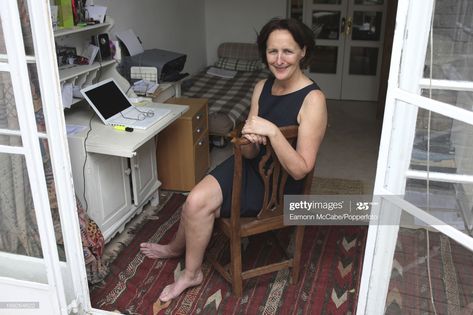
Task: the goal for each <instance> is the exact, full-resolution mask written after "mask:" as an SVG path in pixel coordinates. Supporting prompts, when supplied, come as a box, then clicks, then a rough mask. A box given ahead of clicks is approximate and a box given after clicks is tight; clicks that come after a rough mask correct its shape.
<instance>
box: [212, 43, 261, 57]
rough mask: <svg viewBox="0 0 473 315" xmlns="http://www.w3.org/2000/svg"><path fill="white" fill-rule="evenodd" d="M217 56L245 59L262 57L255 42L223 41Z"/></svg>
mask: <svg viewBox="0 0 473 315" xmlns="http://www.w3.org/2000/svg"><path fill="white" fill-rule="evenodd" d="M217 56H218V58H234V59H243V60H256V59H260V55H259V53H258V46H257V45H256V44H253V43H221V44H220V45H219V46H218V49H217Z"/></svg>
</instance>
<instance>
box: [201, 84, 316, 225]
mask: <svg viewBox="0 0 473 315" xmlns="http://www.w3.org/2000/svg"><path fill="white" fill-rule="evenodd" d="M273 83H274V77H272V78H269V79H268V80H266V82H265V83H264V86H263V90H262V91H261V95H260V98H259V100H258V107H259V108H258V116H259V117H262V118H265V119H267V120H269V121H271V122H272V123H274V124H275V125H276V126H278V127H283V126H289V125H298V122H297V115H298V114H299V110H300V109H301V106H302V103H303V102H304V99H305V97H306V96H307V94H309V92H310V91H313V90H319V89H320V88H319V87H318V85H317V84H316V83H315V82H314V83H312V84H310V85H308V86H306V87H304V88H302V89H300V90H298V91H295V92H292V93H289V94H285V95H272V94H271V89H272V86H273ZM261 148H262V149H264V147H261ZM263 154H264V151H263V150H260V153H259V154H258V155H257V156H256V157H255V158H253V159H251V160H247V159H244V160H243V174H242V181H243V185H242V192H241V211H240V214H241V216H243V217H254V216H256V215H257V214H258V213H259V211H260V209H261V206H262V204H263V195H264V186H263V181H262V179H261V176H260V175H259V173H258V163H259V161H260V159H261V157H262V155H263ZM233 168H234V156H231V157H229V158H228V159H226V160H225V161H224V162H223V163H221V164H220V165H218V166H217V167H216V168H215V169H213V170H212V171H211V172H210V175H212V176H213V177H215V179H217V181H218V183H219V185H220V188H221V189H222V193H223V203H222V206H221V208H220V216H221V217H224V218H228V217H229V216H230V207H231V201H232V187H233ZM302 185H303V181H302V180H299V181H296V180H294V179H293V178H292V177H290V176H289V178H288V180H287V183H286V189H285V193H286V194H298V193H300V192H301V191H302Z"/></svg>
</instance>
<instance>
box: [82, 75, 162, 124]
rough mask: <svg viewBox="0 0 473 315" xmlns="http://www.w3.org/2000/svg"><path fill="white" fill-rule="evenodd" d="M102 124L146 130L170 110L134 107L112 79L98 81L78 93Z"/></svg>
mask: <svg viewBox="0 0 473 315" xmlns="http://www.w3.org/2000/svg"><path fill="white" fill-rule="evenodd" d="M80 92H81V93H82V95H83V96H84V97H85V99H86V100H87V102H88V103H89V105H90V106H91V107H92V108H93V109H94V110H95V112H96V113H97V115H98V116H99V117H100V119H102V121H103V123H104V124H106V125H109V126H124V127H130V128H134V129H143V130H144V129H147V128H149V127H150V126H152V125H153V124H155V123H156V122H158V121H159V120H161V119H162V118H164V117H165V116H166V115H168V114H169V113H170V112H171V110H170V109H167V108H154V107H145V106H134V105H133V104H131V102H130V101H129V100H128V98H127V97H126V95H125V93H123V91H122V90H121V89H120V87H119V86H118V85H117V83H116V82H115V80H113V78H110V79H106V80H103V81H100V82H98V83H96V84H93V85H90V86H88V87H86V88H84V89H82V90H81V91H80Z"/></svg>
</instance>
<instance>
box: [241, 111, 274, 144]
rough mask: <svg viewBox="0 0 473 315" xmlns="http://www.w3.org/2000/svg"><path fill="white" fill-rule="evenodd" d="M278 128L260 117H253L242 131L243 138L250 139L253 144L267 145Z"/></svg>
mask: <svg viewBox="0 0 473 315" xmlns="http://www.w3.org/2000/svg"><path fill="white" fill-rule="evenodd" d="M277 128H278V127H277V126H276V125H275V124H273V123H272V122H270V121H269V120H266V119H264V118H261V117H258V116H251V117H249V118H248V119H247V120H246V121H245V125H244V126H243V129H242V130H241V133H242V137H243V138H246V139H248V141H250V142H251V143H256V144H262V145H266V142H267V139H268V138H270V137H271V136H272V135H274V134H275V129H277Z"/></svg>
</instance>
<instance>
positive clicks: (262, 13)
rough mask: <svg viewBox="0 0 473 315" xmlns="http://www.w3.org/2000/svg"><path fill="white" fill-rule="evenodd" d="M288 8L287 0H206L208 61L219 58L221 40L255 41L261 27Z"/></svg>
mask: <svg viewBox="0 0 473 315" xmlns="http://www.w3.org/2000/svg"><path fill="white" fill-rule="evenodd" d="M286 11H287V1H286V0H205V24H206V25H205V28H206V37H207V63H208V64H212V63H214V62H215V61H216V60H217V47H218V45H219V44H220V43H222V42H251V43H254V42H255V41H256V33H257V32H259V30H260V28H261V27H262V26H263V25H264V24H265V23H266V22H267V21H268V20H269V19H271V18H273V17H276V16H279V17H285V16H286Z"/></svg>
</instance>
